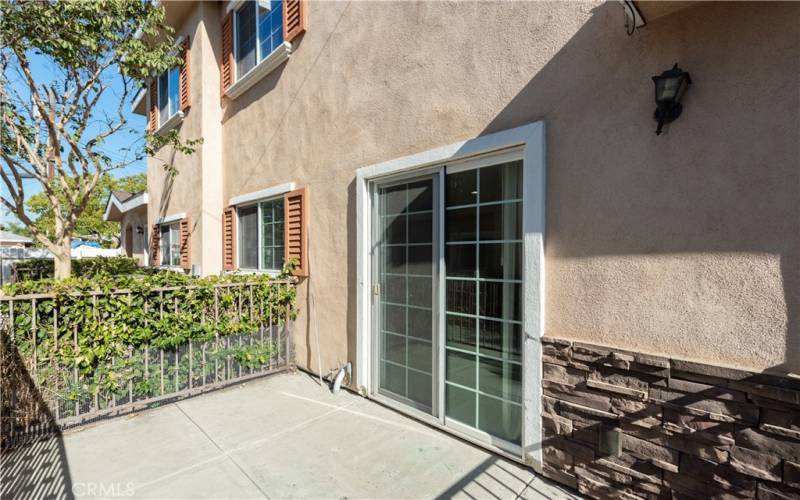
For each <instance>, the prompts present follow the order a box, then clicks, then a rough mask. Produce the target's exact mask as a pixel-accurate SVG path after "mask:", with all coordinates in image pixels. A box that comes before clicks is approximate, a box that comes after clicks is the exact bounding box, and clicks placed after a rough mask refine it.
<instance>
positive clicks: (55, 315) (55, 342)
mask: <svg viewBox="0 0 800 500" xmlns="http://www.w3.org/2000/svg"><path fill="white" fill-rule="evenodd" d="M57 306H58V304H57V303H56V299H55V297H53V349H54V350H55V352H54V353H53V359H52V361H53V371H54V372H55V374H56V382H55V391H56V393H55V395H54V396H53V397H54V398H55V411H56V422H58V420H59V419H60V418H61V398H60V397H59V393H58V379H59V375H61V367H60V366H59V365H58V361H57V360H58V359H60V357H59V355H58V307H57Z"/></svg>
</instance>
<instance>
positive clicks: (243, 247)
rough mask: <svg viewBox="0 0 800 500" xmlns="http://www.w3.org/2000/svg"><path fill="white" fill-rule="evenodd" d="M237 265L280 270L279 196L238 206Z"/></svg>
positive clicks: (255, 268) (281, 244)
mask: <svg viewBox="0 0 800 500" xmlns="http://www.w3.org/2000/svg"><path fill="white" fill-rule="evenodd" d="M238 214H239V268H240V269H253V270H260V271H280V269H281V268H282V267H283V246H284V244H283V198H275V199H272V200H267V201H262V202H261V203H258V204H255V205H248V206H246V207H241V208H239V210H238Z"/></svg>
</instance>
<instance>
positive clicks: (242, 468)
mask: <svg viewBox="0 0 800 500" xmlns="http://www.w3.org/2000/svg"><path fill="white" fill-rule="evenodd" d="M175 407H176V408H178V410H180V412H181V413H183V414H184V416H186V418H188V419H189V422H191V423H192V424H194V426H195V427H197V429H198V430H199V431H200V432H202V433H203V435H204V436H205V437H206V439H208V440H209V441H210V442H211V444H213V445H214V446H216V447H217V449H218V450H219V451H220V452H221V453H222V454H223V455H225V456H226V457H227V458H228V460H230V461H231V463H232V464H233V465H235V466H236V468H237V469H239V471H241V473H242V474H244V477H246V478H247V480H248V481H250V483H251V484H252V485H253V486H255V487H256V489H257V490H258V491H259V492H261V494H262V495H264V498H269V495H267V492H265V491H264V490H263V489H261V486H259V485H258V483H257V482H255V480H254V479H253V478H252V477H251V476H250V474H248V473H247V471H246V470H244V467H242V466H241V465H239V462H237V461H236V459H235V458H233V456H231V455H230V454H229V453H228V452H226V451H225V450H223V449H222V447H221V446H220V445H219V444H218V443H217V442H216V441H214V438H212V437H211V436H210V435H209V434H208V432H206V430H205V429H203V428H202V427H201V426H200V424H198V423H197V422H195V420H194V419H193V418H192V417H190V416H189V414H188V413H186V412H185V411H184V410H183V408H181V406H180V405H179V404H175Z"/></svg>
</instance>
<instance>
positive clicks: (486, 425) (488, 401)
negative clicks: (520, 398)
mask: <svg viewBox="0 0 800 500" xmlns="http://www.w3.org/2000/svg"><path fill="white" fill-rule="evenodd" d="M478 429H480V430H482V431H484V432H488V433H489V434H491V435H493V436H497V437H499V438H501V439H505V440H506V441H508V442H511V443H516V444H519V443H520V442H521V440H522V408H521V407H520V406H517V405H515V404H513V403H509V402H507V401H504V400H502V399H496V398H493V397H489V396H483V395H481V396H480V397H479V400H478Z"/></svg>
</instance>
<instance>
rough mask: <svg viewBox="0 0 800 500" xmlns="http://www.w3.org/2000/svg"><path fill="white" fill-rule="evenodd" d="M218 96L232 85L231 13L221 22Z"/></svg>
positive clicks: (223, 93)
mask: <svg viewBox="0 0 800 500" xmlns="http://www.w3.org/2000/svg"><path fill="white" fill-rule="evenodd" d="M219 80H220V84H221V87H222V88H221V89H220V94H221V95H223V96H224V95H225V91H226V90H228V87H230V86H231V85H233V12H228V15H226V16H225V18H224V19H223V20H222V60H221V61H220V65H219Z"/></svg>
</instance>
